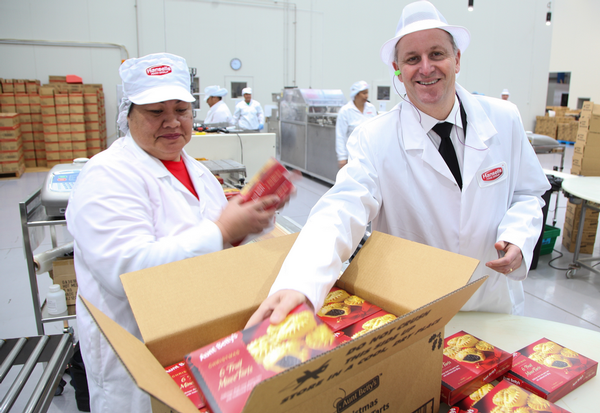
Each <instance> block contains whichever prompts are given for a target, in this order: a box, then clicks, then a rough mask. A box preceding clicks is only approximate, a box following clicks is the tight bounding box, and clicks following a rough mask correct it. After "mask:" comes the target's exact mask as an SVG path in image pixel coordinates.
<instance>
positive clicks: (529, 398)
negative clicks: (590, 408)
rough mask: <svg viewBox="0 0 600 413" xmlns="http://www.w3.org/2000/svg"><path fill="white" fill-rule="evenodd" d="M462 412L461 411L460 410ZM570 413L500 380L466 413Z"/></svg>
mask: <svg viewBox="0 0 600 413" xmlns="http://www.w3.org/2000/svg"><path fill="white" fill-rule="evenodd" d="M460 411H462V410H460ZM505 412H506V413H509V412H510V413H521V412H525V413H570V412H569V411H568V410H565V409H563V408H561V407H558V406H557V405H555V404H554V403H552V402H549V401H548V400H545V399H542V398H541V397H539V396H537V395H535V394H533V393H531V392H529V391H527V390H525V389H523V388H521V387H519V386H517V385H515V384H512V383H510V382H509V381H507V380H502V381H501V382H500V383H498V384H497V385H496V386H495V387H494V388H493V389H492V390H491V391H490V392H489V393H487V394H486V395H485V396H483V398H482V399H481V400H479V401H478V402H477V403H475V404H474V405H473V407H471V408H470V409H468V410H467V413H505Z"/></svg>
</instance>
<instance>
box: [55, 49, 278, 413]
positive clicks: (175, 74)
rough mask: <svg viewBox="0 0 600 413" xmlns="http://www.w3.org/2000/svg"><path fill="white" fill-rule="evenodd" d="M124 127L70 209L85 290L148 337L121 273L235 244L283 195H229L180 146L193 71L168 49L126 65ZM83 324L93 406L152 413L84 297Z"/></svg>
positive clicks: (186, 132)
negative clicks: (250, 197) (228, 197)
mask: <svg viewBox="0 0 600 413" xmlns="http://www.w3.org/2000/svg"><path fill="white" fill-rule="evenodd" d="M119 73H120V75H121V80H122V82H123V100H122V102H121V105H120V108H119V119H118V123H119V127H120V128H121V129H122V130H123V131H124V132H125V133H126V135H125V136H124V137H122V138H120V139H118V140H117V141H115V142H114V143H113V144H112V145H111V146H110V147H109V148H108V149H107V150H105V151H103V152H100V153H99V154H97V155H95V156H94V157H93V158H92V159H91V160H90V161H89V162H87V164H86V165H85V167H84V168H83V169H82V170H81V173H80V174H79V177H78V179H77V183H76V185H75V187H74V189H73V191H72V193H71V196H70V199H69V205H68V208H67V212H66V220H67V227H68V230H69V232H70V233H71V234H72V235H73V238H74V252H75V271H76V272H77V283H78V289H79V295H80V296H83V297H85V298H86V299H87V300H89V301H90V302H91V303H92V304H93V305H94V306H95V307H97V308H98V309H99V310H100V311H102V312H103V313H104V314H106V315H107V316H108V317H110V318H111V319H112V320H114V321H115V322H117V323H118V324H119V325H120V326H121V327H123V328H124V329H125V330H127V331H128V332H129V333H131V334H132V335H134V336H135V337H137V338H138V339H140V340H141V339H142V336H141V334H140V330H139V328H138V326H137V323H136V321H135V318H134V316H133V313H132V311H131V307H130V306H129V302H128V300H127V296H126V295H125V291H124V289H123V285H122V284H121V280H120V278H119V277H120V275H121V274H124V273H127V272H131V271H137V270H141V269H144V268H149V267H153V266H156V265H161V264H166V263H170V262H173V261H177V260H182V259H184V258H190V257H194V256H197V255H202V254H208V253H210V252H213V251H219V250H222V249H223V248H228V247H231V245H232V244H237V243H238V242H240V241H241V240H244V238H245V237H246V236H248V235H249V234H254V233H260V232H261V231H263V229H265V228H269V227H270V226H271V225H272V222H273V218H274V213H275V211H274V209H272V208H271V209H269V207H271V206H273V205H276V204H278V203H279V201H280V200H279V198H278V197H276V196H269V197H265V198H262V199H261V200H259V201H252V202H248V203H243V204H242V203H241V198H240V197H234V198H232V199H231V200H230V201H229V202H227V200H226V198H225V195H224V193H223V188H222V187H221V185H220V184H219V182H218V181H217V179H216V178H215V177H214V176H213V174H212V173H211V172H210V171H209V170H208V169H207V168H205V167H204V166H203V165H202V164H201V163H200V162H198V161H196V160H195V159H194V158H192V157H191V156H189V155H188V154H187V153H186V152H185V150H184V149H183V148H184V146H185V145H186V144H187V143H188V142H189V141H190V139H191V135H192V125H193V113H192V105H191V103H190V102H193V101H194V97H193V96H192V95H191V94H190V75H189V70H188V66H187V64H186V61H185V59H183V58H182V57H179V56H175V55H172V54H167V53H158V54H152V55H148V56H144V57H141V58H135V59H128V60H126V61H125V62H124V63H123V64H122V65H121V67H120V69H119ZM77 327H78V332H79V342H80V345H81V354H82V356H83V360H84V363H85V367H86V374H87V380H88V387H89V393H90V407H91V411H92V412H128V413H131V412H144V413H147V412H150V411H151V407H150V398H149V396H148V394H147V393H145V392H143V391H142V390H140V389H139V388H138V387H137V386H136V385H135V383H134V382H133V381H132V379H131V377H130V375H129V373H127V371H126V370H125V368H124V367H123V365H122V364H121V361H120V360H119V358H118V357H117V355H116V354H115V352H114V351H113V349H112V348H111V346H110V345H109V343H108V342H107V341H106V339H105V338H104V337H103V335H102V333H101V332H100V330H99V329H98V327H97V325H96V323H95V322H94V320H93V319H92V317H91V316H90V313H89V312H88V311H87V309H86V308H85V307H84V305H83V303H82V301H81V299H80V298H79V297H78V300H77Z"/></svg>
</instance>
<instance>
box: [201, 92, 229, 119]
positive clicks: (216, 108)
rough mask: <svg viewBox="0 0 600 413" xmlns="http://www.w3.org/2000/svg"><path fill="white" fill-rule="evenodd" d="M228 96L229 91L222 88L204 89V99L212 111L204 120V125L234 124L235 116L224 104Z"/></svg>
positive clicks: (209, 111)
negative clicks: (224, 98) (224, 99)
mask: <svg viewBox="0 0 600 413" xmlns="http://www.w3.org/2000/svg"><path fill="white" fill-rule="evenodd" d="M226 95H227V89H225V88H223V87H220V86H217V85H215V86H208V87H207V88H205V89H204V99H205V100H206V103H208V106H209V107H210V109H209V110H208V113H207V114H206V119H204V124H206V125H210V124H211V123H227V124H228V125H231V124H233V116H231V111H230V110H229V108H228V107H227V105H226V104H225V102H223V100H222V99H223V97H224V96H226Z"/></svg>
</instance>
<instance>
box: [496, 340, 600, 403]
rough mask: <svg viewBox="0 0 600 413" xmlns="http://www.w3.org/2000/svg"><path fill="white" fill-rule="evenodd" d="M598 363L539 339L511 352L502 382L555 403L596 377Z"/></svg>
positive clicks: (558, 345)
mask: <svg viewBox="0 0 600 413" xmlns="http://www.w3.org/2000/svg"><path fill="white" fill-rule="evenodd" d="M597 371H598V362H597V361H594V360H592V359H589V358H587V357H585V356H583V355H581V354H579V353H576V352H575V351H573V350H571V349H568V348H566V347H563V346H561V345H560V344H557V343H555V342H554V341H551V340H548V339H547V338H542V339H540V340H538V341H536V342H535V343H533V344H530V345H528V346H527V347H525V348H522V349H521V350H518V351H516V352H515V353H514V360H513V365H512V368H511V369H510V371H509V372H508V373H507V374H506V376H505V379H506V380H509V381H510V382H512V383H514V384H517V385H519V386H521V387H523V388H524V389H526V390H529V391H530V392H532V393H535V394H537V395H538V396H540V397H542V398H544V399H546V400H549V401H551V402H555V401H556V400H559V399H560V398H561V397H563V396H565V395H567V394H568V393H570V392H571V391H573V390H575V389H576V388H577V387H579V386H581V385H582V384H583V383H585V382H586V381H588V380H590V379H591V378H592V377H594V376H595V375H596V373H597Z"/></svg>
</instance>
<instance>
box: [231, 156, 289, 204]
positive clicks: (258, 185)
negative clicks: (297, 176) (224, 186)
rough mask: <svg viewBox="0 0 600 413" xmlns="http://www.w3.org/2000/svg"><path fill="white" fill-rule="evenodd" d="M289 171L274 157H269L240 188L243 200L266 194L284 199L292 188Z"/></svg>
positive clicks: (257, 197)
mask: <svg viewBox="0 0 600 413" xmlns="http://www.w3.org/2000/svg"><path fill="white" fill-rule="evenodd" d="M289 176H290V172H289V171H288V170H287V169H285V166H283V165H282V164H280V163H279V162H278V161H277V160H276V159H275V158H271V159H270V160H269V161H267V163H266V164H265V165H264V166H263V167H262V168H261V170H260V171H258V172H257V174H256V175H255V176H254V177H253V178H252V179H251V180H250V182H248V183H247V184H246V185H245V186H244V187H243V188H242V190H241V192H240V195H241V196H242V198H243V199H244V201H249V200H251V199H254V200H256V199H259V198H261V197H263V196H266V195H277V196H278V197H279V198H281V199H284V198H285V197H287V196H288V195H289V194H290V193H291V192H292V189H293V188H294V185H293V184H292V182H291V181H290V179H289Z"/></svg>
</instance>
